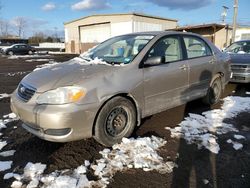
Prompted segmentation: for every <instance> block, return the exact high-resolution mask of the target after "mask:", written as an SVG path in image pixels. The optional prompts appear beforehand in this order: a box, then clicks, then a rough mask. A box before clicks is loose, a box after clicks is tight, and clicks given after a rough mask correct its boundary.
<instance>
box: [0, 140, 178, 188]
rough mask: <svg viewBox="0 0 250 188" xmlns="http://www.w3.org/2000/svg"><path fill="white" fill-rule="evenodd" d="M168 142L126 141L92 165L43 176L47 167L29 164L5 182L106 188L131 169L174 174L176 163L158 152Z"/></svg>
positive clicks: (102, 153)
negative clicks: (90, 174)
mask: <svg viewBox="0 0 250 188" xmlns="http://www.w3.org/2000/svg"><path fill="white" fill-rule="evenodd" d="M165 144H166V141H165V140H163V139H161V138H157V137H155V136H152V137H146V138H137V139H134V138H130V139H127V138H123V140H122V142H121V143H120V144H116V145H114V146H113V147H112V150H110V149H104V150H103V151H101V152H100V153H101V155H102V158H101V159H99V160H97V161H95V162H94V163H93V164H90V163H89V161H85V163H84V164H83V165H81V166H79V167H78V168H76V169H74V170H64V171H55V172H52V173H51V174H48V175H42V173H43V171H44V169H45V168H46V165H42V164H32V163H28V164H27V166H26V167H25V168H24V174H23V175H19V176H18V175H16V174H14V173H8V174H6V175H5V178H6V179H7V178H11V177H14V178H15V179H16V181H14V182H13V184H12V187H18V186H19V187H21V186H22V185H23V183H24V182H26V183H28V185H27V187H36V186H37V185H41V184H42V185H43V186H42V187H44V188H60V187H64V188H81V187H106V186H107V185H108V184H109V182H110V180H111V178H112V177H113V176H114V174H115V173H116V172H118V171H123V170H127V169H129V168H141V169H143V170H145V171H150V170H157V171H159V172H160V173H171V172H172V170H173V168H174V167H175V163H173V162H170V161H169V162H164V161H163V159H162V157H160V156H159V155H158V154H157V150H158V149H159V148H160V147H162V146H163V145H165ZM90 171H93V172H94V174H95V175H96V176H97V177H98V180H97V181H90V180H88V178H87V176H86V174H87V173H88V172H90Z"/></svg>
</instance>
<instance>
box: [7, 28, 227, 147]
mask: <svg viewBox="0 0 250 188" xmlns="http://www.w3.org/2000/svg"><path fill="white" fill-rule="evenodd" d="M230 73H231V72H230V57H229V55H228V54H226V53H222V52H221V51H220V50H219V49H217V48H216V47H215V46H214V45H213V44H212V43H211V42H209V41H208V40H206V39H204V38H202V37H201V36H200V35H196V34H190V33H182V32H145V33H133V34H128V35H122V36H117V37H114V38H111V39H109V40H107V41H105V42H103V43H101V44H99V45H98V46H97V47H95V48H94V49H92V50H90V51H89V52H88V53H84V54H82V55H80V57H79V58H77V59H73V60H71V61H68V62H65V63H62V64H58V65H55V66H52V67H48V68H44V69H41V70H38V71H35V72H32V73H30V74H29V75H27V76H26V77H25V78H24V79H23V80H22V81H21V83H20V84H19V86H18V88H17V89H16V90H15V91H14V93H13V94H12V96H11V109H12V111H13V112H14V113H16V114H17V115H18V116H19V117H20V119H21V120H22V121H23V127H24V128H25V129H26V130H27V131H29V132H31V133H33V134H34V135H37V136H38V137H40V138H42V139H45V140H49V141H55V142H68V141H73V140H79V139H83V138H89V137H94V138H95V139H96V140H97V141H98V142H100V143H102V144H103V145H106V146H111V145H113V144H115V143H117V142H120V141H121V139H122V138H123V137H129V136H130V135H131V133H132V132H133V130H134V128H135V126H137V125H140V121H141V118H144V117H147V116H150V115H153V114H156V113H159V112H162V111H164V110H166V109H169V108H173V107H175V106H178V105H181V104H184V103H187V102H189V101H191V100H194V99H197V98H203V101H204V102H205V103H206V104H209V105H211V104H214V103H217V102H218V101H219V99H220V96H221V93H222V90H223V88H224V87H225V85H226V84H227V83H228V81H229V78H230Z"/></svg>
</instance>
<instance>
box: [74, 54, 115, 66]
mask: <svg viewBox="0 0 250 188" xmlns="http://www.w3.org/2000/svg"><path fill="white" fill-rule="evenodd" d="M72 60H73V61H76V62H77V63H79V64H83V65H109V66H111V64H108V63H107V62H105V61H103V60H102V59H99V58H97V57H96V58H95V59H90V58H86V57H81V56H80V57H75V58H74V59H72Z"/></svg>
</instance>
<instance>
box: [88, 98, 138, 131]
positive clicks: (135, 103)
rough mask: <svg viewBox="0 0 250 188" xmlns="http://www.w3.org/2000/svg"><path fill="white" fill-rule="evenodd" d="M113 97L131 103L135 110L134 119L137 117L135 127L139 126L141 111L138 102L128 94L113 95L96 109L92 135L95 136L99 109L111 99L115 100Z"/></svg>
mask: <svg viewBox="0 0 250 188" xmlns="http://www.w3.org/2000/svg"><path fill="white" fill-rule="evenodd" d="M115 97H124V98H126V99H127V100H129V101H131V102H132V103H133V105H134V107H135V109H136V117H137V123H136V124H137V126H139V125H140V124H141V110H140V108H139V104H138V102H137V101H136V99H135V98H134V97H133V96H132V95H131V94H129V93H118V94H116V95H113V96H112V97H109V98H108V99H107V100H105V101H104V102H103V103H102V105H101V106H100V108H99V109H98V111H97V113H96V115H95V119H94V122H93V125H92V135H95V124H96V120H97V117H98V115H99V113H100V111H101V109H102V108H103V107H104V106H105V104H106V103H107V102H108V101H110V100H111V99H113V98H115Z"/></svg>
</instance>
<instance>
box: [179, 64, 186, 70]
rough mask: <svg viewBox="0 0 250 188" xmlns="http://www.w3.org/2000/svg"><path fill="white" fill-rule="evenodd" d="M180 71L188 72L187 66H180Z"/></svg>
mask: <svg viewBox="0 0 250 188" xmlns="http://www.w3.org/2000/svg"><path fill="white" fill-rule="evenodd" d="M179 69H182V70H187V65H181V66H179Z"/></svg>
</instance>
